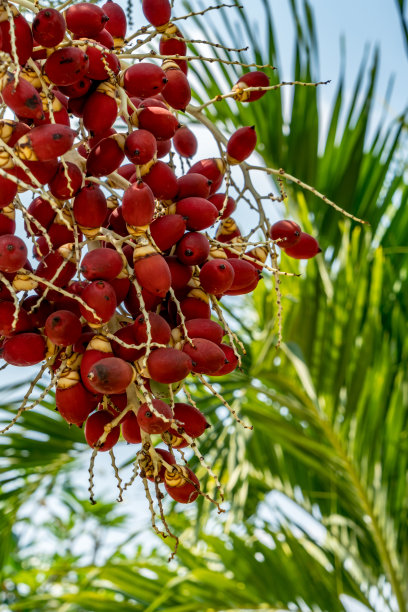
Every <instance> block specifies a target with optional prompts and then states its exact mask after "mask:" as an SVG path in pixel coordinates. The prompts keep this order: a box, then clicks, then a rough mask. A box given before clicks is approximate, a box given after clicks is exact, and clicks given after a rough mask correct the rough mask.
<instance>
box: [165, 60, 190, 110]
mask: <svg viewBox="0 0 408 612" xmlns="http://www.w3.org/2000/svg"><path fill="white" fill-rule="evenodd" d="M163 70H164V73H165V75H166V78H167V83H166V85H165V86H164V88H163V90H162V96H163V98H164V99H165V100H166V102H167V104H168V105H169V106H171V107H172V108H174V109H175V110H181V111H185V109H186V107H187V106H188V104H189V103H190V100H191V89H190V85H189V82H188V79H187V77H186V75H185V74H184V72H183V71H182V70H181V68H180V67H179V66H178V65H177V64H176V63H175V62H173V61H171V60H165V62H164V63H163Z"/></svg>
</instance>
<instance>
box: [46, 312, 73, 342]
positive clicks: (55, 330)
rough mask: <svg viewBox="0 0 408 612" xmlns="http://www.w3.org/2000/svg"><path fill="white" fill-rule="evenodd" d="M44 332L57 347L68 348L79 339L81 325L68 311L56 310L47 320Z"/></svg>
mask: <svg viewBox="0 0 408 612" xmlns="http://www.w3.org/2000/svg"><path fill="white" fill-rule="evenodd" d="M44 332H45V334H46V336H47V337H48V338H49V339H50V340H51V342H53V343H54V344H56V345H57V346H69V345H71V344H74V343H75V342H76V341H77V340H78V339H79V337H80V335H81V332H82V325H81V321H80V320H79V318H78V317H77V316H76V315H74V314H73V313H72V312H70V311H69V310H57V311H56V312H53V313H52V314H50V315H49V317H48V318H47V320H46V322H45V329H44Z"/></svg>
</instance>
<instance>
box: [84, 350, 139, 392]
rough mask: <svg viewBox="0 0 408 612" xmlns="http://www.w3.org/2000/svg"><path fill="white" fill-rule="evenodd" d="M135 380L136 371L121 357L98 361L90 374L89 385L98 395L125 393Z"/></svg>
mask: <svg viewBox="0 0 408 612" xmlns="http://www.w3.org/2000/svg"><path fill="white" fill-rule="evenodd" d="M134 378H135V370H134V368H133V367H132V366H131V365H130V363H128V362H127V361H124V360H123V359H121V358H120V357H106V358H105V359H101V360H100V361H97V362H96V363H95V364H94V365H93V366H92V367H91V369H90V370H89V372H88V381H89V385H90V386H91V387H92V388H93V389H95V391H97V392H98V393H103V394H104V395H107V394H110V393H123V392H124V391H126V389H127V387H128V386H129V385H130V383H131V382H133V380H134Z"/></svg>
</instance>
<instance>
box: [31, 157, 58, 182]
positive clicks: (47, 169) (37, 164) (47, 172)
mask: <svg viewBox="0 0 408 612" xmlns="http://www.w3.org/2000/svg"><path fill="white" fill-rule="evenodd" d="M25 165H26V166H27V168H28V169H29V170H30V172H31V174H32V175H33V176H34V177H35V178H36V179H37V181H38V182H39V183H40V184H41V185H46V184H47V183H49V182H50V181H52V179H53V178H54V176H55V174H56V172H57V169H58V160H57V159H56V158H55V159H49V160H48V161H26V162H25ZM25 177H27V180H26V182H27V183H29V184H31V179H30V178H29V176H28V175H27V174H26V175H25Z"/></svg>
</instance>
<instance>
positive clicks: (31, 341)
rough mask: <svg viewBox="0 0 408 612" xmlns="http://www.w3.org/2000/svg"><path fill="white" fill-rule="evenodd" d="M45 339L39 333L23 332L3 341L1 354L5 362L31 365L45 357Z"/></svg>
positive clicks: (16, 364)
mask: <svg viewBox="0 0 408 612" xmlns="http://www.w3.org/2000/svg"><path fill="white" fill-rule="evenodd" d="M45 353H46V345H45V340H44V338H43V337H42V336H40V335H39V334H34V333H30V332H24V333H22V334H17V335H15V336H12V337H11V338H7V340H6V341H5V342H4V344H3V346H2V349H1V355H2V357H3V359H4V361H6V362H7V363H9V364H10V365H15V366H31V365H35V364H36V363H39V362H40V361H42V360H43V359H45Z"/></svg>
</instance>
